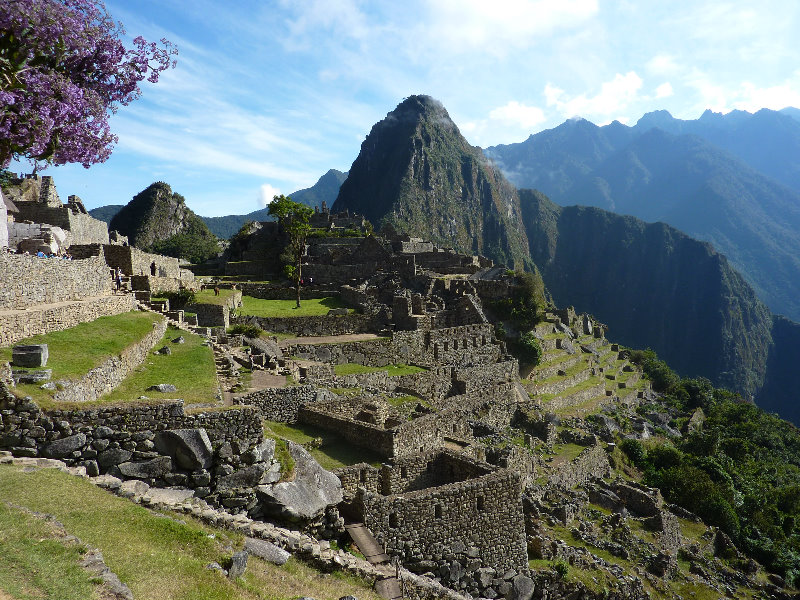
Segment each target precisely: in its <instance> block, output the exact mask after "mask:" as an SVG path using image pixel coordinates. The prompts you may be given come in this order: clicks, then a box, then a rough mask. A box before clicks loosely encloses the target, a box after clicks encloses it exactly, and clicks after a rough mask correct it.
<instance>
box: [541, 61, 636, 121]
mask: <svg viewBox="0 0 800 600" xmlns="http://www.w3.org/2000/svg"><path fill="white" fill-rule="evenodd" d="M641 87H642V79H641V77H639V76H638V75H637V74H636V73H635V72H634V71H629V72H628V73H626V74H625V75H622V74H620V73H617V74H616V75H615V76H614V79H612V80H611V81H606V82H604V83H603V84H602V85H601V86H600V91H599V92H598V93H597V94H595V95H594V96H587V95H586V94H578V95H576V96H571V97H570V96H569V95H568V94H567V93H566V92H565V91H564V90H562V89H560V88H558V87H556V86H555V85H553V84H551V83H548V84H547V85H546V86H545V90H544V95H545V98H546V100H547V105H548V106H553V107H555V108H556V109H557V110H558V112H559V113H561V114H562V115H564V116H565V117H573V116H581V117H584V118H587V119H588V118H597V119H604V118H608V117H609V116H612V115H615V114H618V113H621V112H623V111H624V110H625V109H626V108H627V107H628V105H629V104H631V103H632V102H633V101H634V100H635V99H636V97H637V94H638V92H639V90H640V89H641Z"/></svg>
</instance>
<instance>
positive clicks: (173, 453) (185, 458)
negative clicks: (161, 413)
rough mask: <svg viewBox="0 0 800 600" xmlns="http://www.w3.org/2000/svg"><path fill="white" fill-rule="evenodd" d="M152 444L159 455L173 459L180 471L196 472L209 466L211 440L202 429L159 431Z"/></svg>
mask: <svg viewBox="0 0 800 600" xmlns="http://www.w3.org/2000/svg"><path fill="white" fill-rule="evenodd" d="M153 443H154V444H155V447H156V450H157V451H158V452H159V453H160V454H166V455H167V456H170V457H172V458H174V459H175V463H176V464H177V465H178V467H180V468H181V469H186V470H187V471H197V470H199V469H208V468H209V467H210V466H211V461H212V459H213V456H214V455H213V450H212V449H211V440H210V439H209V438H208V434H207V433H206V430H205V429H203V428H200V429H170V430H167V431H159V432H158V433H157V434H156V436H155V438H154V439H153Z"/></svg>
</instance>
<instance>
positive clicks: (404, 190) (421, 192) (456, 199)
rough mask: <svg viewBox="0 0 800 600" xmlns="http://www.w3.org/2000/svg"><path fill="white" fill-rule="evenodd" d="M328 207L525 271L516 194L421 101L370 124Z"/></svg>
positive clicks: (436, 105)
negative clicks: (356, 214) (367, 132)
mask: <svg viewBox="0 0 800 600" xmlns="http://www.w3.org/2000/svg"><path fill="white" fill-rule="evenodd" d="M332 210H334V211H342V210H350V211H351V212H357V213H359V214H363V215H364V216H365V217H367V219H369V220H370V221H371V222H372V223H373V224H374V225H376V226H379V225H380V224H382V223H391V224H392V225H393V226H395V227H396V229H397V230H398V231H404V232H407V233H410V234H412V235H415V236H417V235H419V236H422V237H424V238H425V239H428V240H431V241H433V242H434V243H437V244H439V245H442V246H446V247H452V248H455V249H457V250H459V251H462V252H467V253H470V254H482V255H484V256H488V257H489V258H491V259H492V260H494V261H495V262H497V263H501V264H505V265H507V266H509V267H518V268H521V267H523V266H528V267H530V266H531V263H530V257H529V254H528V248H527V238H526V234H525V230H524V227H523V225H522V214H521V211H520V207H519V198H518V196H517V192H516V190H515V189H514V187H513V186H511V185H510V184H509V183H508V182H507V181H506V179H505V178H504V177H503V176H502V174H500V173H499V172H496V171H495V170H494V169H493V168H492V166H491V165H490V164H489V162H488V161H487V160H486V158H485V157H484V156H483V155H482V153H481V151H480V149H478V148H475V147H473V146H470V145H469V144H468V143H467V141H466V140H465V139H464V138H463V136H462V135H461V133H460V132H459V130H458V127H456V125H455V123H453V121H452V120H451V119H450V116H449V115H448V114H447V110H445V108H444V106H442V104H441V103H440V102H438V101H437V100H434V99H433V98H431V97H429V96H410V97H408V98H406V99H405V100H404V101H403V102H401V103H400V104H399V105H398V106H397V108H396V109H395V110H393V111H392V112H390V113H389V114H388V115H386V118H385V119H383V120H382V121H380V122H379V123H377V124H376V125H375V126H373V128H372V131H370V133H369V135H368V136H367V139H366V140H364V143H363V144H362V145H361V151H360V153H359V155H358V158H357V159H356V160H355V162H354V163H353V165H352V167H351V168H350V174H349V175H348V177H347V179H346V180H345V182H344V183H343V184H342V187H341V189H340V190H339V196H338V198H337V199H336V203H335V204H334V205H333V209H332Z"/></svg>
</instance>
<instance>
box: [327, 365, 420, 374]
mask: <svg viewBox="0 0 800 600" xmlns="http://www.w3.org/2000/svg"><path fill="white" fill-rule="evenodd" d="M427 370H428V369H425V368H423V367H416V366H414V365H386V366H385V367H367V366H364V365H357V364H354V363H344V364H341V365H336V366H335V367H334V372H335V373H336V374H337V375H359V374H361V373H376V372H378V371H386V372H387V373H388V374H389V376H399V375H412V374H414V373H422V372H423V371H427Z"/></svg>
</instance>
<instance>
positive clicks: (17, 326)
mask: <svg viewBox="0 0 800 600" xmlns="http://www.w3.org/2000/svg"><path fill="white" fill-rule="evenodd" d="M37 260H47V259H37ZM135 308H136V303H135V302H134V298H133V296H130V295H124V296H105V297H100V298H92V299H90V300H80V301H77V300H76V301H74V302H69V303H65V304H62V305H45V306H40V307H32V308H30V309H28V310H14V311H5V312H0V346H10V345H11V344H13V343H15V342H18V341H19V340H22V339H25V338H29V337H31V336H34V335H39V334H43V333H49V332H51V331H61V330H62V329H69V328H70V327H74V326H75V325H78V324H80V323H85V322H87V321H94V320H95V319H97V318H98V317H106V316H110V315H118V314H120V313H124V312H129V311H131V310H134V309H135Z"/></svg>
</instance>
